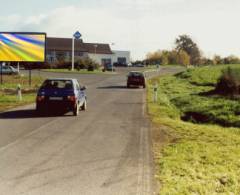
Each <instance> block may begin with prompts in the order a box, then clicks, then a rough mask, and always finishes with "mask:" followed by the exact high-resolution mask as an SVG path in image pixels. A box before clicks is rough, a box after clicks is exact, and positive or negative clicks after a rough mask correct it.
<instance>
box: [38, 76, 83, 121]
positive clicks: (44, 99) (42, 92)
mask: <svg viewBox="0 0 240 195" xmlns="http://www.w3.org/2000/svg"><path fill="white" fill-rule="evenodd" d="M85 90H86V87H80V85H79V83H78V81H77V80H76V79H63V78H59V79H47V80H45V81H44V82H43V84H42V86H41V87H40V89H39V91H38V93H37V98H36V110H37V112H39V113H45V112H46V111H47V110H59V109H61V110H64V111H72V112H73V114H74V115H75V116H77V115H78V114H79V110H80V109H81V110H86V108H87V98H86V93H85Z"/></svg>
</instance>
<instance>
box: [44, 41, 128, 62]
mask: <svg viewBox="0 0 240 195" xmlns="http://www.w3.org/2000/svg"><path fill="white" fill-rule="evenodd" d="M71 53H72V39H69V38H47V41H46V57H47V61H48V62H49V63H56V62H58V61H60V60H63V59H64V60H66V61H71ZM75 57H76V59H77V58H87V57H89V58H91V59H92V60H94V61H95V62H97V63H98V64H100V65H102V66H105V65H107V64H115V63H118V64H122V65H123V64H129V63H130V51H112V50H111V48H110V45H109V44H102V43H84V42H83V41H82V40H75Z"/></svg>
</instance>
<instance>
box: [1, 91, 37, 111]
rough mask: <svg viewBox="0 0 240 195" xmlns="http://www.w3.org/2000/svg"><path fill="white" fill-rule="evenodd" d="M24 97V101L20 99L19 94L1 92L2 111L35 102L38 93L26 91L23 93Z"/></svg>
mask: <svg viewBox="0 0 240 195" xmlns="http://www.w3.org/2000/svg"><path fill="white" fill-rule="evenodd" d="M22 98H23V99H22V101H19V100H18V97H17V95H14V94H5V93H2V92H0V112H2V111H5V110H8V109H10V108H14V107H17V106H22V105H26V104H30V103H33V102H34V101H35V98H36V94H35V93H24V94H22Z"/></svg>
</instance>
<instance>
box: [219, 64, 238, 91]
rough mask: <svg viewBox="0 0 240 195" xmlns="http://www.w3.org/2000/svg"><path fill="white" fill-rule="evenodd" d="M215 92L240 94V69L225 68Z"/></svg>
mask: <svg viewBox="0 0 240 195" xmlns="http://www.w3.org/2000/svg"><path fill="white" fill-rule="evenodd" d="M216 92H217V93H218V94H222V95H231V96H234V95H240V69H236V68H230V67H229V68H227V69H226V70H223V73H222V76H221V77H220V78H219V81H218V83H217V86H216Z"/></svg>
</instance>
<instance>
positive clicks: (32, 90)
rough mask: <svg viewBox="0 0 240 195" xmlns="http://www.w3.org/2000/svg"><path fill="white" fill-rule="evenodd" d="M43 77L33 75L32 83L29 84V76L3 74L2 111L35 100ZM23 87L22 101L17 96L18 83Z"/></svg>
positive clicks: (0, 101) (1, 87)
mask: <svg viewBox="0 0 240 195" xmlns="http://www.w3.org/2000/svg"><path fill="white" fill-rule="evenodd" d="M42 80H43V79H42V78H41V77H32V85H31V86H29V82H28V77H24V76H23V77H22V76H3V85H0V112H1V111H4V110H7V109H10V108H13V107H16V106H21V105H25V104H29V103H32V102H34V101H35V98H36V90H37V89H38V87H39V86H40V84H41V83H42ZM18 84H20V85H21V87H22V97H23V99H22V101H19V100H18V97H17V90H16V88H17V85H18Z"/></svg>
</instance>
